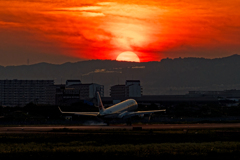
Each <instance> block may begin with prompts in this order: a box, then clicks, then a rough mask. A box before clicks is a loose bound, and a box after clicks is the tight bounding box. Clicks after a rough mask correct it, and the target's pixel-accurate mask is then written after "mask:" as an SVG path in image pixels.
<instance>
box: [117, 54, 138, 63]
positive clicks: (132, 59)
mask: <svg viewBox="0 0 240 160" xmlns="http://www.w3.org/2000/svg"><path fill="white" fill-rule="evenodd" d="M116 60H117V61H128V62H140V59H139V57H138V56H137V54H136V53H134V52H131V51H126V52H122V53H121V54H119V55H118V56H117V58H116Z"/></svg>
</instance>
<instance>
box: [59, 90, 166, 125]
mask: <svg viewBox="0 0 240 160" xmlns="http://www.w3.org/2000/svg"><path fill="white" fill-rule="evenodd" d="M97 97H98V109H99V112H63V111H62V110H61V109H60V108H59V110H60V112H61V113H67V114H75V115H85V116H95V117H99V118H101V119H104V120H110V119H128V118H130V117H132V116H137V115H139V116H141V115H145V114H152V113H155V112H164V111H166V110H165V109H163V110H150V111H135V112H134V110H136V109H137V108H138V104H137V102H136V101H135V100H134V99H127V100H125V101H123V102H120V103H117V104H115V105H113V106H111V107H108V108H106V109H105V107H104V106H103V104H102V100H101V97H100V94H99V93H98V92H97ZM107 123H108V122H107ZM108 124H109V123H108Z"/></svg>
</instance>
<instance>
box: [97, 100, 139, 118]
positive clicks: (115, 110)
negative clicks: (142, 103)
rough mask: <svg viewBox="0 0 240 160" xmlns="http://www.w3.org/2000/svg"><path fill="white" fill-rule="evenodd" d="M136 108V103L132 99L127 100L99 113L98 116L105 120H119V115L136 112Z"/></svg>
mask: <svg viewBox="0 0 240 160" xmlns="http://www.w3.org/2000/svg"><path fill="white" fill-rule="evenodd" d="M137 108H138V104H137V102H136V101H135V100H134V99H128V100H125V101H123V102H120V103H118V104H115V105H113V106H111V107H109V108H106V109H105V110H104V111H102V112H100V113H99V116H100V117H105V118H121V114H124V113H126V112H128V111H133V110H136V109H137Z"/></svg>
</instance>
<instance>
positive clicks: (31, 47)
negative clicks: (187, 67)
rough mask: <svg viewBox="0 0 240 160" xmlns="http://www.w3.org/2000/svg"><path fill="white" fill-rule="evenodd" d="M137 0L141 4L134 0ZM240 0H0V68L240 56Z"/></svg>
mask: <svg viewBox="0 0 240 160" xmlns="http://www.w3.org/2000/svg"><path fill="white" fill-rule="evenodd" d="M139 2H141V3H139ZM239 8H240V1H239V0H214V1H209V0H201V1H199V0H198V1H196V0H181V1H180V0H172V1H169V0H161V1H158V0H156V1H155V0H142V1H139V0H138V1H137V0H125V1H124V0H121V1H120V0H115V1H114V0H112V1H100V0H86V1H83V3H81V1H79V0H1V1H0V42H1V44H0V65H19V64H26V63H27V59H29V61H30V63H39V62H50V63H64V62H67V61H71V62H74V61H80V60H89V59H111V60H115V59H116V57H117V56H118V55H119V54H120V53H122V52H124V51H132V52H135V53H136V54H137V55H138V56H139V58H140V60H141V62H145V61H159V60H161V59H162V58H166V57H169V58H176V57H205V58H215V57H224V56H229V55H232V54H240V36H239V35H240V10H239Z"/></svg>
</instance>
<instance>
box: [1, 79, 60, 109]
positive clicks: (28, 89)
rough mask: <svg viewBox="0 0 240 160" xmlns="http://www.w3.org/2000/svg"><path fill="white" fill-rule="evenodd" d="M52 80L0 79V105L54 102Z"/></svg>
mask: <svg viewBox="0 0 240 160" xmlns="http://www.w3.org/2000/svg"><path fill="white" fill-rule="evenodd" d="M51 86H54V81H53V80H17V79H14V80H0V105H2V106H24V105H26V104H28V103H30V102H33V103H37V104H54V103H55V94H56V92H55V88H54V87H51Z"/></svg>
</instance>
